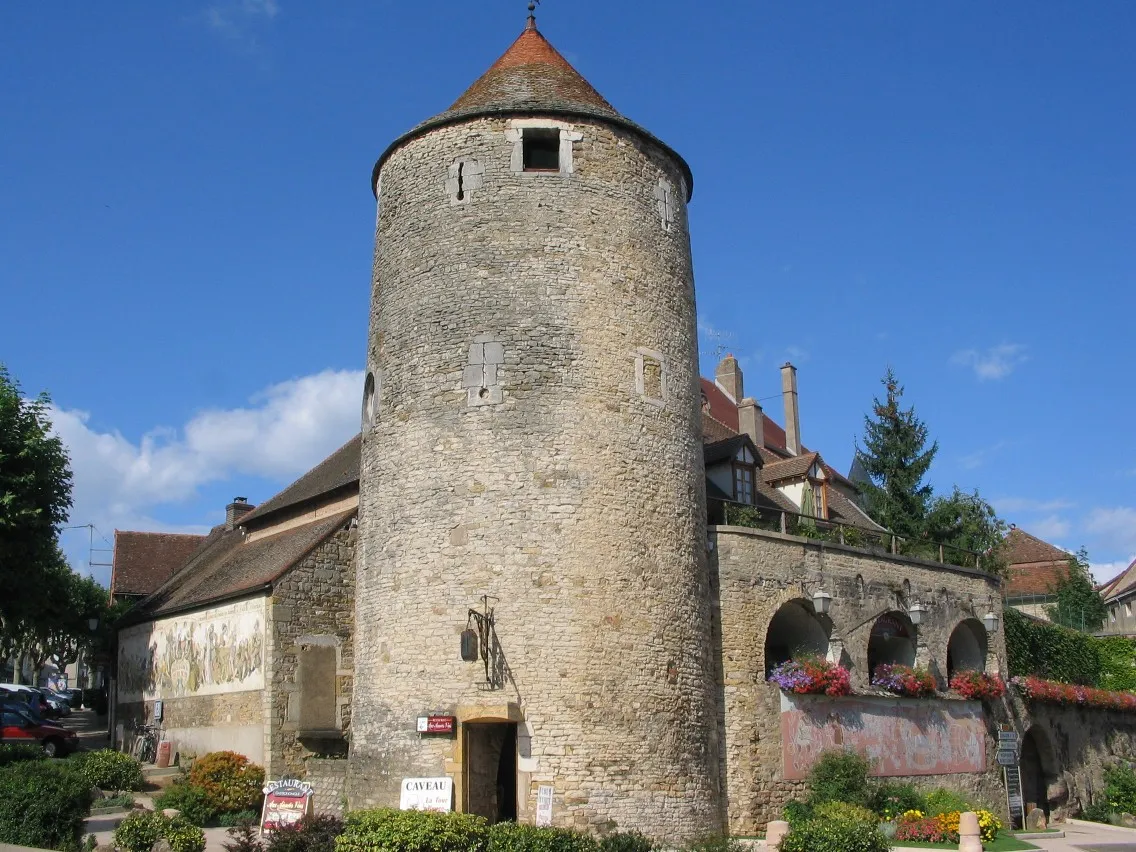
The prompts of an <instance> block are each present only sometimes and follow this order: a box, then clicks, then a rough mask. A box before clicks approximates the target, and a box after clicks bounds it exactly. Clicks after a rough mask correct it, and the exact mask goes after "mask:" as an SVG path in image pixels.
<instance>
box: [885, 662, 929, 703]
mask: <svg viewBox="0 0 1136 852" xmlns="http://www.w3.org/2000/svg"><path fill="white" fill-rule="evenodd" d="M872 686H881V687H883V688H884V689H886V690H888V691H889V692H894V693H896V694H897V695H910V696H911V697H913V698H919V697H921V696H924V695H933V694H934V693H935V678H934V677H932V676H931V673H930V672H928V671H927V670H926V669H913V668H912V667H911V666H901V665H899V664H898V663H895V664H893V663H884V664H883V665H879V666H876V670H875V671H874V672H873V673H872Z"/></svg>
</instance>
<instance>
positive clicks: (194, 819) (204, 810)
mask: <svg viewBox="0 0 1136 852" xmlns="http://www.w3.org/2000/svg"><path fill="white" fill-rule="evenodd" d="M154 805H155V806H156V807H157V808H158V810H163V809H165V808H177V809H178V810H179V811H181V815H182V816H183V817H184V818H185V819H186V821H187V822H189V823H191V824H192V825H207V824H208V823H210V822H212V821H213V820H214V819H215V818H216V816H217V811H216V809H215V808H214V807H213V803H212V801H211V800H210V799H209V795H208V794H207V793H206V792H205V791H204V790H202V789H201V788H200V787H194V786H193V785H192V784H189V783H187V782H185V781H179V782H177V783H175V784H171V785H170V786H169V787H167V788H166V789H165V790H164V791H163V792H162V794H161V795H159V796H157V797H156V798H155V799H154ZM254 818H255V817H254Z"/></svg>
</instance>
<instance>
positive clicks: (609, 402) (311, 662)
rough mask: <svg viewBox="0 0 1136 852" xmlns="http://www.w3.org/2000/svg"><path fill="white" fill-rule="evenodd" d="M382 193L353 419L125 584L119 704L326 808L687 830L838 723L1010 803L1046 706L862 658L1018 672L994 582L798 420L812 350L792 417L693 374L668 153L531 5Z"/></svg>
mask: <svg viewBox="0 0 1136 852" xmlns="http://www.w3.org/2000/svg"><path fill="white" fill-rule="evenodd" d="M372 189H373V191H374V194H375V197H376V200H377V202H378V219H377V228H376V238H375V258H374V280H373V291H372V302H371V317H370V334H369V339H368V345H367V353H366V371H367V372H366V380H365V385H364V388H363V406H362V409H363V428H362V435H361V437H357V438H355V439H353V440H352V441H351V442H350V443H349V444H348V445H347V446H345V447H344V448H343V449H341V450H340V451H339V452H337V453H336V454H335V455H334V456H332V457H331V458H329V459H328V460H327V461H325V462H324V463H322V464H321V465H320V466H319V467H317V468H316V469H315V470H313V471H312V472H311V473H310V474H308V475H306V476H305V477H303V478H301V479H300V480H299V481H298V482H297V483H295V484H294V485H292V486H290V487H289V488H288V489H286V490H285V491H284V492H282V493H281V494H280V495H277V496H276V497H274V498H272V499H271V500H269V501H267V502H266V503H265V504H263V505H262V506H261V507H259V508H258V509H256V510H254V511H247V510H248V509H249V508H250V507H243V508H242V507H240V506H237V508H238V509H240V511H239V512H235V513H234V514H235V515H237V516H234V517H232V518H231V519H230V522H229V523H227V524H226V526H225V527H224V528H218V530H215V531H214V533H213V534H212V535H211V536H210V537H209V538H208V539H207V540H206V542H205V543H204V544H203V545H202V547H201V549H200V550H199V551H198V552H197V553H196V554H195V555H194V556H193V557H191V558H190V560H189V561H188V562H187V563H186V565H185V566H184V567H183V568H182V569H180V570H179V571H178V572H177V573H175V574H174V576H173V577H172V578H170V579H169V580H168V581H166V582H165V583H164V584H163V585H162V587H161V588H160V589H159V590H158V592H157V593H156V594H155V595H154V596H152V597H151V598H149V599H148V600H147V601H144V602H143V603H142V604H141V605H140V607H139V609H138V611H137V614H136V615H135V616H134V617H133V618H132V623H131V626H129V627H128V628H127V629H125V630H123V631H122V634H121V648H120V655H119V665H118V672H117V677H118V692H117V701H116V710H117V712H118V715H119V719H120V721H122V722H123V723H124V725H125V723H127V722H128V721H129V720H131V719H135V718H136V719H151V718H153V713H154V709H155V702H156V701H162V702H163V706H164V712H165V717H166V718H165V720H164V721H165V725H166V727H167V730H168V732H169V734H170V736H171V738H172V739H174V741H175V746H177V747H178V748H180V749H184V750H190V749H192V750H203V749H206V748H220V747H230V748H238V749H241V750H245V751H246V753H249V754H250V756H252V757H254V758H257V759H261V760H263V761H265V762H266V763H267V765H268V771H269V773H270V774H271V775H277V774H282V773H288V774H296V775H299V776H301V777H306V778H307V779H308V780H310V781H312V782H313V784H314V785H315V786H316V789H317V803H318V805H320V806H322V807H325V808H335V807H339V806H341V804H342V802H343V797H344V796H345V797H346V802H347V804H348V805H349V806H350V807H352V808H357V807H365V806H370V805H384V806H392V807H397V806H398V805H399V801H400V793H401V792H402V791H403V787H404V782H405V781H407V780H408V779H439V778H445V779H449V780H448V781H447V782H446V787H447V788H448V787H449V786H450V784H452V788H453V802H452V804H453V807H455V808H456V809H459V810H464V811H470V812H474V813H479V814H483V815H485V816H486V817H488V818H490V819H491V820H498V819H518V820H522V821H526V822H533V821H535V820H536V818H537V813H538V801H539V802H540V803H541V805H542V808H541V813H542V814H543V815H547V814H548V802H549V801H551V822H552V823H553V824H555V825H560V826H571V827H576V828H585V829H589V830H594V831H597V832H605V831H609V830H613V829H617V828H618V829H625V830H626V829H637V830H640V831H643V832H645V833H647V834H649V835H652V836H655V837H659V838H662V839H666V840H669V841H677V840H681V839H685V838H690V837H693V836H698V835H707V834H713V833H720V832H722V831H724V830H729V831H731V832H733V833H739V834H749V833H753V832H754V831H756V830H759V829H760V828H761V827H762V826H764V824H765V823H766V822H767V821H769V820H771V819H776V818H779V816H780V809H781V807H782V805H783V803H784V802H785V801H786V800H787V799H788V798H790V797H792V796H794V795H798V794H799V793H800V791H801V787H802V783H803V782H802V780H801V779H802V778H803V776H804V774H805V772H806V771H807V768H808V765H809V763H810V762H811V761H812V760H813V759H814V758H815V756H816V754H817V753H819V751H820V750H822V749H823V748H826V747H832V746H837V745H843V746H847V747H856V748H862V749H865V750H866V751H868V752H869V753H870V754H871V755H872V756H873V757H875V758H876V759H877V766H878V771H879V772H880V773H881V774H886V775H889V776H894V777H900V778H910V779H913V780H916V781H918V782H920V783H923V782H928V783H937V784H949V785H951V786H955V787H959V788H961V789H966V790H971V791H974V792H977V793H980V794H981V795H982V796H983V797H984V798H985V799H986V800H987V801H990V802H998V801H1000V799H1001V796H1002V792H1001V776H1000V773H999V770H998V768H997V766H996V764H995V760H994V751H995V748H994V743H995V740H996V732H997V729H998V727H999V726H1000V725H1001V724H1003V723H1013V724H1014V725H1015V726H1016V727H1017V728H1018V729H1019V730H1021V731H1022V732H1023V733H1024V732H1025V730H1026V728H1027V727H1028V726H1029V724H1030V720H1029V717H1028V714H1026V712H1025V710H1024V708H1023V707H1022V706H1021V705H1020V703H1014V702H1013V701H1011V700H1009V699H1007V700H1005V701H1003V702H1000V703H996V704H994V705H990V706H987V707H983V706H982V705H981V704H978V703H975V702H966V701H960V700H952V699H947V698H937V699H927V700H905V699H899V698H894V697H885V696H884V695H883V694H882V693H881V692H879V691H878V690H875V691H874V690H873V689H872V687H871V686H870V683H869V676H868V673H869V672H870V671H871V670H872V669H873V668H874V666H875V665H877V664H879V663H881V662H902V663H908V664H914V663H918V664H920V665H924V666H927V667H928V668H929V669H930V670H931V671H932V672H933V673H934V674H935V675H936V677H937V679H938V681H939V684H940V686H941V687H945V685H946V682H947V680H948V678H949V676H950V674H951V673H952V671H953V670H956V669H961V668H970V669H982V670H986V671H991V672H998V671H1005V648H1004V643H1003V640H1002V635H1001V632H1000V630H998V629H997V627H994V629H993V630H992V631H989V630H988V629H987V626H986V625H984V623H983V619H984V616H986V615H987V614H989V613H994V614H996V613H999V612H1000V611H1001V598H1000V589H999V583H998V580H997V579H996V578H994V577H992V576H990V575H987V574H985V573H983V572H982V571H980V570H978V569H977V568H976V567H973V563H972V567H960V566H956V565H951V564H946V563H944V562H943V560H942V558H941V557H940V559H939V561H926V560H922V559H916V558H910V557H903V556H898V555H896V554H895V552H894V550H895V548H894V542H893V546H892V547H890V548H889V547H888V546H887V544H886V542H887V533H886V531H883V530H881V529H880V528H879V527H878V526H876V525H875V524H873V523H872V522H871V521H870V520H869V519H868V518H867V517H866V516H865V515H864V514H863V512H862V511H861V510H860V509H859V507H858V506H857V503H856V500H857V491H856V486H855V485H854V484H853V483H851V482H850V481H848V479H846V478H845V477H843V476H841V475H839V474H838V473H837V472H836V471H834V470H833V469H832V468H831V467H829V466H828V465H827V463H825V462H824V460H823V458H821V456H820V455H819V454H818V453H816V452H813V451H809V450H807V449H806V448H805V447H804V446H803V444H802V443H801V426H800V422H799V417H798V412H797V407H796V396H797V377H796V371H795V370H794V369H793V368H792V367H791V366H789V365H786V367H785V368H784V369H783V372H782V380H783V387H784V389H785V395H784V399H785V415H786V416H785V423H786V427H787V429H786V430H782V429H781V428H780V427H779V426H778V425H777V424H776V423H774V422H773V420H772V419H771V418H769V417H767V416H766V415H765V414H764V413H763V412H762V410H761V407H760V406H759V405H758V404H757V403H756V401H754V400H753V399H749V398H746V397H745V396H744V392H743V387H742V376H741V371H740V369H738V366H737V362H736V361H734V359H732V358H727V359H726V360H724V361H723V362H722V364H721V365H719V367H718V371H717V376H716V379H715V380H714V381H711V380H708V379H701V380H700V378H699V373H698V363H697V346H696V313H695V300H694V283H693V269H692V261H691V254H690V242H689V235H688V230H687V207H686V205H687V202H688V201H689V200H690V198H691V194H692V189H693V178H692V175H691V172H690V169H689V167H688V166H687V164H686V163H685V162H684V161H683V160H682V158H681V157H680V156H679V155H678V154H677V153H675V152H674V151H673V150H671V149H670V148H669V147H667V146H666V145H665V144H664V143H663V142H661V141H659V140H658V139H656V138H655V137H654V136H652V135H651V134H650V133H649V132H647V131H646V130H644V129H643V128H642V127H640V126H638V125H636V124H634V123H633V122H631V121H629V120H628V119H626V118H624V117H623V116H622V115H621V114H620V113H618V112H617V111H616V110H615V109H614V108H613V107H612V106H611V105H610V104H608V103H607V101H605V100H604V99H603V97H601V96H600V95H599V94H598V93H597V92H596V90H595V89H593V88H592V86H591V85H590V84H589V83H588V82H587V81H585V80H584V79H583V78H582V77H581V76H580V75H579V74H578V73H577V72H576V71H575V70H574V69H573V68H572V67H571V66H570V65H569V63H568V62H567V61H566V60H565V59H564V58H563V57H562V56H561V55H560V54H559V53H557V52H556V50H555V49H554V48H553V47H552V46H551V45H550V44H549V43H548V42H547V41H546V40H545V38H544V37H543V36H542V35H541V34H540V33H539V32H538V31H537V29H536V26H535V22H534V21H532V20H531V19H530V21H529V24H528V26H527V27H526V29H525V30H524V32H523V33H522V34H521V36H520V37H519V38H518V39H517V41H516V42H515V43H514V44H513V46H512V47H510V48H509V50H508V51H507V52H506V53H505V54H504V55H503V56H502V57H501V58H500V59H499V60H498V61H497V62H496V63H495V64H494V65H493V66H492V67H491V68H490V69H489V71H488V72H486V74H485V75H484V76H482V77H481V78H480V79H479V80H478V81H477V82H475V83H474V84H473V86H472V87H470V89H469V90H468V91H466V93H465V94H463V95H462V96H461V98H459V99H458V100H457V102H456V103H455V104H454V105H453V106H452V107H451V108H450V109H448V110H447V111H445V112H443V113H441V114H439V115H437V116H435V117H434V118H431V119H429V120H428V121H425V122H424V123H422V124H420V125H419V126H417V127H416V128H414V129H413V130H411V131H409V132H408V133H406V134H404V135H403V136H401V137H400V138H398V139H397V140H395V141H394V142H393V143H392V144H391V145H390V146H389V147H388V148H387V149H386V151H385V152H384V153H383V154H382V156H381V157H380V158H379V160H378V163H377V164H376V166H375V169H374V171H373V173H372ZM230 508H233V507H230ZM246 512H247V514H246ZM743 515H744V516H745V517H746V518H749V519H751V520H752V518H753V517H755V516H761V517H766V518H769V519H771V522H770V523H769V524H764V525H763V524H757V525H756V526H755V525H752V524H747V525H745V526H737V525H732V524H731V523H730V519H731V518H734V519H738V518H740V517H742V516H743ZM356 520H357V523H358V528H357V529H356V528H355V523H356ZM836 522H838V523H839V524H840V526H839V527H833V529H834V530H835V531H834V532H833V535H831V536H828V537H827V538H828V539H829V540H827V541H825V540H818V539H817V537H816V536H809V535H801V536H798V535H794V534H793V532H794V531H801V530H802V529H805V528H806V527H808V528H811V529H813V530H815V529H816V526H815V525H816V524H818V523H821V524H832V523H836ZM810 525H811V526H810ZM845 542H847V543H845ZM853 542H868V543H874V544H873V546H867V545H865V546H853ZM987 622H988V623H989V624H990V625H991V626H994V624H993V622H992V621H991V619H989V618H988V619H987ZM802 651H804V652H809V653H813V654H817V655H820V656H825V657H827V658H829V659H830V660H833V661H840V662H843V663H844V664H846V665H847V666H849V668H850V670H851V672H852V676H853V685H854V687H855V688H856V692H857V695H856V696H855V697H853V698H847V699H828V698H824V697H819V698H818V697H804V696H797V697H792V698H790V697H789V696H785V695H782V693H781V692H780V691H779V690H778V689H777V688H776V687H775V686H773V685H771V684H769V683H767V682H766V677H767V674H768V672H769V671H770V670H771V669H772V667H773V666H774V665H776V664H777V663H779V662H781V661H783V660H785V659H787V658H788V657H790V656H791V655H793V654H799V653H801V652H802ZM432 718H433V719H435V720H436V719H444V720H446V722H445V724H442V723H441V722H437V721H435V722H434V727H431V719H432ZM419 720H423V721H424V722H425V724H424V725H423V724H422V723H421V722H420V721H419ZM1061 724H1063V723H1061V722H1060V720H1043V721H1042V722H1038V723H1037V724H1036V725H1035V729H1034V733H1032V734H1031V735H1030V737H1032V738H1033V739H1030V737H1026V740H1027V745H1030V744H1032V745H1030V748H1031V749H1032V751H1030V752H1029V754H1028V755H1023V761H1025V760H1027V759H1028V760H1029V761H1030V764H1029V771H1028V772H1027V775H1028V776H1029V777H1028V784H1029V785H1032V786H1031V787H1030V793H1028V794H1027V795H1032V796H1033V797H1034V799H1035V800H1036V801H1037V802H1038V803H1045V804H1046V805H1048V804H1053V805H1054V806H1057V805H1061V804H1063V803H1065V802H1067V801H1070V800H1072V799H1073V798H1075V797H1076V796H1078V795H1085V794H1086V791H1087V790H1091V789H1092V788H1093V786H1094V784H1095V783H1096V781H1095V779H1096V778H1098V777H1099V769H1100V767H1099V760H1097V761H1096V763H1093V761H1092V759H1090V758H1091V755H1098V756H1099V752H1100V751H1101V750H1102V749H1103V748H1104V746H1103V745H1102V744H1101V743H1098V742H1097V741H1096V740H1093V739H1092V737H1088V738H1087V739H1086V741H1085V743H1083V744H1081V745H1077V746H1074V745H1070V743H1071V742H1072V741H1071V740H1069V739H1068V737H1066V738H1065V740H1062V742H1061V743H1060V744H1057V745H1055V744H1054V743H1053V742H1052V741H1051V740H1050V735H1049V734H1047V733H1046V731H1047V730H1049V731H1053V730H1056V729H1057V728H1058V727H1060V725H1061ZM1118 725H1119V723H1117V722H1115V720H1113V722H1110V726H1111V728H1112V729H1116V727H1117V726H1118ZM124 736H127V734H125V733H124ZM1118 736H1119V735H1118ZM1122 739H1123V743H1122V744H1121V745H1120V746H1118V745H1117V742H1118V740H1117V739H1115V738H1114V739H1113V740H1111V741H1110V743H1109V745H1108V747H1109V748H1114V749H1116V748H1120V749H1121V750H1127V751H1129V752H1131V742H1130V737H1129V736H1128V734H1127V733H1125V734H1124V736H1123V738H1122ZM1078 742H1080V741H1079V740H1078ZM1102 742H1103V741H1102ZM1077 749H1080V751H1077ZM345 753H346V754H347V756H348V759H347V760H342V759H339V760H336V759H333V758H335V757H337V756H338V757H342V756H343V755H344V754H345ZM1090 753H1091V754H1090ZM1086 755H1089V757H1087V756H1086ZM1062 763H1064V764H1065V765H1067V766H1073V765H1076V766H1077V767H1079V768H1077V769H1076V772H1077V773H1081V774H1070V773H1069V772H1066V773H1065V774H1064V775H1061V773H1060V765H1061V764H1062ZM550 796H551V798H550Z"/></svg>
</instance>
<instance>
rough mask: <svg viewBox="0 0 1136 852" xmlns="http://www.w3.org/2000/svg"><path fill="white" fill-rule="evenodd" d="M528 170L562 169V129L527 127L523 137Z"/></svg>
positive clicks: (557, 170)
mask: <svg viewBox="0 0 1136 852" xmlns="http://www.w3.org/2000/svg"><path fill="white" fill-rule="evenodd" d="M521 146H522V149H523V151H524V167H525V171H526V172H559V171H560V131H559V130H555V129H549V130H544V129H541V128H534V127H527V128H525V131H524V136H523V137H522V139H521Z"/></svg>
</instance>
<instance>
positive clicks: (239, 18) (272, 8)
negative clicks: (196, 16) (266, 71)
mask: <svg viewBox="0 0 1136 852" xmlns="http://www.w3.org/2000/svg"><path fill="white" fill-rule="evenodd" d="M279 12H280V6H279V4H278V3H277V2H276V0H220V2H217V3H214V4H212V5H210V6H207V7H206V8H205V9H204V10H203V11H202V13H201V15H202V20H204V21H205V25H206V27H208V28H209V30H210V31H211V32H213V33H215V34H217V35H218V36H220V37H221V38H223V39H225V40H226V41H228V42H230V43H231V44H233V45H235V46H237V47H238V48H240V49H242V50H244V51H245V52H247V53H250V54H258V53H260V42H259V40H258V38H257V33H258V31H260V30H262V29H263V28H264V27H265V26H267V25H268V24H270V23H271V22H272V20H273V19H274V18H275V17H276V16H277V14H279Z"/></svg>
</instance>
